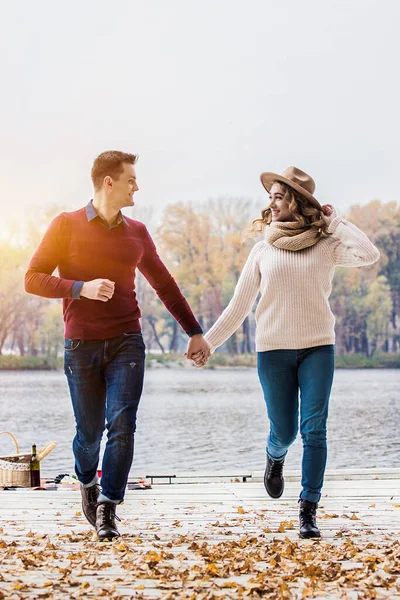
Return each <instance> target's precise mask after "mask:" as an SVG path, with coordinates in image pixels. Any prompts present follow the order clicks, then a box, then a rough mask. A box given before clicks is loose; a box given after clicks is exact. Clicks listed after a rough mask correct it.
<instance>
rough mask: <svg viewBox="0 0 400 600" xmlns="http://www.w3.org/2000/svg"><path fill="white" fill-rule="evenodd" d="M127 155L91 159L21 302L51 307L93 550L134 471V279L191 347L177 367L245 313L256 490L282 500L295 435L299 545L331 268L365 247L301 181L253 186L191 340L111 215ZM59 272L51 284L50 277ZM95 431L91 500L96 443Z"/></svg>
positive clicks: (328, 333)
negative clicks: (260, 189)
mask: <svg viewBox="0 0 400 600" xmlns="http://www.w3.org/2000/svg"><path fill="white" fill-rule="evenodd" d="M136 162H137V156H136V155H134V154H127V153H124V152H119V151H107V152H103V153H102V154H100V155H99V156H98V157H97V158H96V159H95V161H94V164H93V167H92V172H91V175H92V181H93V186H94V196H93V200H91V201H90V202H89V203H88V204H87V206H86V207H84V208H81V209H79V210H77V211H74V212H65V213H61V214H60V215H58V216H57V217H56V218H55V219H54V220H53V221H52V223H51V224H50V226H49V228H48V230H47V232H46V233H45V235H44V237H43V239H42V241H41V243H40V245H39V246H38V248H37V250H36V251H35V253H34V255H33V257H32V259H31V261H30V264H29V267H28V271H27V273H26V275H25V289H26V291H27V292H29V293H32V294H36V295H39V296H44V297H46V298H62V299H63V315H64V323H65V359H64V370H65V374H66V376H67V381H68V385H69V390H70V395H71V400H72V406H73V410H74V416H75V422H76V435H75V437H74V440H73V451H74V456H75V471H76V474H77V477H78V479H79V481H80V484H81V494H82V507H83V512H84V514H85V516H86V518H87V520H88V521H89V523H90V524H91V525H92V526H93V527H95V528H96V531H97V534H98V537H99V539H100V540H104V539H111V538H113V537H117V536H119V532H118V529H117V525H116V519H118V517H117V515H116V506H117V505H118V504H120V503H121V502H122V501H123V498H124V494H125V488H126V485H127V480H128V474H129V470H130V468H131V464H132V460H133V447H134V433H135V429H136V414H137V409H138V406H139V401H140V397H141V393H142V387H143V377H144V359H145V346H144V343H143V338H142V334H141V331H140V321H139V318H140V310H139V307H138V303H137V300H136V295H135V291H134V290H135V273H136V269H139V271H140V272H141V273H142V274H143V275H144V276H145V277H146V279H147V280H148V281H149V283H150V285H151V286H152V287H153V288H154V290H155V291H156V293H157V295H158V297H159V298H160V299H161V301H162V302H163V304H164V305H165V307H166V308H167V309H168V311H169V312H170V313H171V315H172V316H173V317H174V318H175V319H176V320H177V322H178V323H179V324H180V325H181V326H182V328H183V329H184V330H185V332H186V333H187V334H188V336H189V338H190V340H189V344H188V349H187V353H186V354H187V357H188V359H192V360H193V361H194V362H195V364H196V365H197V366H198V367H201V366H203V365H204V364H205V363H206V362H207V360H208V358H209V356H210V355H211V354H212V353H213V352H214V351H215V349H216V348H218V347H219V346H221V345H222V344H223V343H224V342H225V341H226V340H227V339H228V338H229V337H230V336H231V335H232V334H233V333H234V332H235V331H236V330H237V329H238V328H239V327H240V325H241V324H242V322H243V321H244V319H245V318H246V316H247V315H248V314H249V313H250V311H251V309H252V307H253V304H254V302H255V300H256V299H257V297H259V298H258V302H257V308H256V351H257V368H258V376H259V379H260V383H261V387H262V390H263V394H264V398H265V402H266V406H267V412H268V418H269V422H270V431H269V435H268V439H267V446H266V469H265V476H264V484H265V488H266V491H267V493H268V494H269V496H271V497H272V498H279V497H280V496H281V495H282V493H283V489H284V478H283V466H284V461H285V457H286V454H287V451H288V449H289V447H290V445H291V444H292V443H293V441H294V440H295V438H296V436H297V433H298V429H299V427H300V434H301V437H302V442H303V457H302V481H301V492H300V497H299V520H300V531H299V533H300V536H301V537H305V538H308V537H320V531H319V529H318V527H317V523H316V511H317V506H318V502H319V500H320V497H321V489H322V485H323V479H324V471H325V466H326V458H327V442H326V424H327V417H328V405H329V396H330V392H331V387H332V381H333V373H334V342H335V334H334V323H335V319H334V316H333V314H332V312H331V309H330V306H329V295H330V293H331V289H332V279H333V275H334V270H335V267H336V266H339V265H341V266H347V267H360V266H364V265H370V264H373V263H374V262H376V261H377V260H378V259H379V252H378V250H377V249H376V248H375V246H374V245H373V244H372V243H371V241H370V240H369V239H368V238H367V236H366V235H365V234H364V233H363V232H362V231H360V230H359V229H358V228H357V227H356V226H355V225H353V224H352V223H350V222H348V221H346V220H344V219H342V218H341V217H339V216H337V215H336V212H335V210H334V208H333V207H332V206H330V205H322V206H321V204H320V203H319V202H318V200H317V199H316V198H315V196H314V193H315V183H314V181H313V179H312V178H311V177H310V176H309V175H307V174H306V173H304V172H303V171H301V170H300V169H297V168H296V167H289V168H288V169H286V170H285V171H284V172H283V173H282V174H281V175H279V174H276V173H270V172H266V173H262V175H261V182H262V184H263V186H264V188H265V190H266V191H267V193H268V195H269V200H268V202H266V208H265V209H264V210H262V211H261V216H260V218H258V219H255V220H254V221H253V223H252V226H251V228H249V230H248V231H247V233H248V234H249V235H254V236H257V235H258V234H260V241H257V242H256V243H255V245H254V246H253V248H252V250H251V252H250V254H249V256H248V259H247V261H246V263H245V266H244V268H243V271H242V273H241V275H240V278H239V280H238V283H237V285H236V288H235V292H234V295H233V297H232V299H231V301H230V303H229V305H228V306H227V307H226V309H225V310H224V311H223V313H222V314H221V316H220V317H219V319H218V320H217V321H216V323H215V324H214V325H213V326H212V327H211V329H210V330H209V331H208V332H207V333H206V334H205V335H204V336H203V331H202V329H201V327H200V325H199V323H198V321H197V320H196V318H195V316H194V315H193V313H192V311H191V309H190V307H189V305H188V303H187V301H186V299H185V298H184V296H183V295H182V293H181V292H180V290H179V288H178V286H177V284H176V282H175V280H174V279H173V277H172V276H171V274H170V273H169V271H168V269H167V268H166V267H165V265H164V264H163V262H162V261H161V259H160V257H159V256H158V254H157V249H156V247H155V245H154V242H153V240H152V238H151V236H150V234H149V232H148V231H147V229H146V227H145V225H144V224H143V223H141V222H139V221H136V220H133V219H130V218H128V217H126V216H124V215H123V214H122V213H121V209H122V208H124V207H129V206H133V205H134V200H133V196H134V194H135V192H137V191H138V189H139V188H138V184H137V178H136V170H135V164H136ZM56 268H58V276H54V275H53V272H54V271H55V269H56ZM105 429H107V443H106V447H105V452H104V456H103V463H102V478H101V487H100V485H99V482H98V479H97V468H98V462H99V453H100V443H101V439H102V435H103V432H104V430H105Z"/></svg>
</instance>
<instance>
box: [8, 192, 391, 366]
mask: <svg viewBox="0 0 400 600" xmlns="http://www.w3.org/2000/svg"><path fill="white" fill-rule="evenodd" d="M61 210H62V207H59V206H48V207H45V208H43V209H40V210H39V209H38V210H36V211H35V214H34V216H31V217H30V218H28V219H27V220H26V223H25V225H24V230H23V231H22V230H20V229H18V228H15V229H14V231H11V232H9V233H8V234H7V235H5V234H4V235H3V236H2V241H1V242H0V250H1V253H0V283H1V285H0V354H4V353H10V352H12V353H16V354H19V355H21V356H47V357H55V358H56V357H58V356H60V355H61V354H62V351H63V323H62V309H61V303H60V301H58V300H48V299H45V298H39V297H36V296H31V295H29V294H26V293H25V291H24V287H23V281H24V273H25V271H26V268H27V265H28V262H29V259H30V257H31V255H32V253H33V251H34V249H35V248H36V247H37V245H38V243H39V241H40V239H41V236H42V235H43V233H44V231H45V229H46V227H47V225H48V224H49V222H50V220H51V219H52V218H53V217H54V216H55V215H56V214H58V213H59V212H61ZM259 212H260V206H257V205H256V203H255V202H253V201H252V200H251V199H246V198H234V197H233V198H232V197H229V198H228V197H224V198H218V199H215V200H210V201H208V202H207V203H204V204H201V205H193V204H191V203H189V202H177V203H173V204H170V205H169V206H167V207H166V208H165V210H164V212H163V214H162V216H161V219H160V220H159V221H158V223H153V222H154V219H153V217H152V214H151V211H149V210H147V211H146V210H142V211H140V209H139V210H137V209H135V213H134V214H133V218H137V219H139V220H142V221H144V222H145V223H146V224H147V225H148V227H149V229H150V231H151V233H152V234H153V237H154V239H155V242H156V244H157V247H158V251H159V254H160V256H161V257H162V259H163V260H164V262H165V263H166V264H167V266H168V268H169V269H170V271H171V273H172V274H173V276H174V277H175V278H176V280H177V282H178V285H179V286H180V288H181V290H182V292H183V293H184V295H185V296H186V298H187V299H188V301H189V304H190V306H191V307H192V309H193V312H194V313H195V315H196V317H197V319H198V320H199V322H200V323H201V325H202V327H203V329H204V331H207V329H208V328H209V327H210V326H211V325H212V324H213V323H214V322H215V321H216V319H217V318H218V317H219V315H220V314H221V312H222V311H223V309H224V308H225V307H226V306H227V304H228V303H229V301H230V299H231V297H232V294H233V291H234V288H235V285H236V282H237V280H238V278H239V275H240V272H241V270H242V268H243V265H244V263H245V261H246V258H247V256H248V253H249V251H250V248H251V246H252V244H253V243H254V242H255V241H256V240H252V239H248V240H246V241H245V242H243V236H242V234H243V231H244V230H245V229H246V227H247V226H248V225H249V224H250V223H251V221H252V220H253V219H254V218H255V217H257V216H258V215H259ZM344 216H345V217H346V218H348V219H349V220H350V221H352V222H353V223H354V224H355V225H357V226H358V227H360V228H361V229H362V230H363V231H364V232H365V233H366V234H367V235H368V236H369V237H370V239H371V240H372V241H373V243H374V244H375V245H376V246H377V247H378V248H379V250H380V252H381V258H380V260H379V262H378V263H376V264H375V265H371V266H370V267H363V268H352V269H346V268H342V267H340V268H337V269H336V273H335V277H334V282H333V289H332V294H331V306H332V310H333V312H334V314H335V317H336V348H337V353H338V354H339V355H344V354H361V355H365V356H367V357H371V356H374V354H375V353H377V352H380V353H393V352H399V351H400V324H399V312H400V206H399V204H398V203H397V202H386V203H382V202H380V201H378V200H374V201H372V202H369V203H368V204H366V205H364V206H358V205H357V206H353V207H351V208H350V210H349V211H348V214H346V215H344ZM136 292H137V296H138V301H139V306H140V307H141V311H142V329H143V335H144V339H145V343H146V346H147V348H148V349H149V350H153V351H157V352H160V353H166V352H181V351H183V350H184V348H185V347H186V342H187V338H186V335H185V334H184V332H183V331H182V330H181V329H180V327H179V326H178V325H177V323H176V322H175V321H174V319H173V318H172V317H171V315H170V314H169V313H168V312H167V311H166V310H165V308H164V307H163V305H162V304H161V302H160V301H159V300H158V299H157V297H156V295H155V293H154V291H153V290H152V289H151V288H150V286H149V284H148V283H147V282H146V280H145V279H144V278H143V277H142V276H141V275H140V274H138V277H137V281H136ZM254 330H255V323H254V311H253V312H252V313H251V314H250V315H249V316H248V317H247V318H246V319H245V321H244V323H243V325H242V326H241V328H240V330H238V331H237V332H236V333H235V334H234V335H233V336H232V337H231V338H230V339H229V340H228V341H227V342H226V344H224V346H223V347H221V348H220V349H219V350H218V351H219V352H229V353H230V354H247V353H250V352H252V351H254V348H255V344H254Z"/></svg>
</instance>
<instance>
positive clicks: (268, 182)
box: [260, 167, 321, 208]
mask: <svg viewBox="0 0 400 600" xmlns="http://www.w3.org/2000/svg"><path fill="white" fill-rule="evenodd" d="M260 179H261V183H262V184H263V186H264V187H265V189H266V190H267V192H270V190H271V187H272V185H273V184H274V183H275V182H276V181H278V182H282V183H286V185H288V186H290V187H291V188H293V189H294V190H296V192H298V193H299V194H300V195H301V196H303V197H304V198H307V200H309V201H310V202H311V203H312V204H314V206H316V207H317V208H321V205H320V203H319V202H318V200H317V199H316V198H314V196H313V194H314V192H315V181H314V179H313V178H312V177H310V175H307V173H304V171H301V170H300V169H298V168H297V167H288V168H287V169H285V170H284V171H283V173H282V175H278V174H277V173H261V175H260Z"/></svg>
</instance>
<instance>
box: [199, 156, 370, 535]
mask: <svg viewBox="0 0 400 600" xmlns="http://www.w3.org/2000/svg"><path fill="white" fill-rule="evenodd" d="M261 182H262V184H263V186H264V188H265V189H266V190H267V192H268V193H269V198H270V203H269V206H268V207H267V208H266V209H264V210H263V211H262V212H261V218H260V219H256V220H255V221H253V226H252V229H251V231H252V232H253V233H258V232H263V233H264V239H263V240H262V241H259V242H258V243H256V244H255V245H254V247H253V248H252V250H251V252H250V255H249V257H248V259H247V262H246V264H245V266H244V268H243V271H242V273H241V276H240V278H239V281H238V283H237V286H236V289H235V292H234V296H233V298H232V300H231V302H230V304H229V305H228V307H227V308H226V309H225V310H224V312H223V313H222V315H221V316H220V317H219V319H218V320H217V322H216V323H215V325H214V326H213V327H212V328H211V329H210V330H209V331H208V333H207V334H206V336H205V339H206V341H207V343H208V345H209V347H210V350H211V352H214V351H215V349H216V348H217V347H218V346H220V345H221V344H223V343H224V342H225V341H226V340H227V339H228V338H229V337H230V336H231V335H232V334H233V333H234V332H235V331H236V330H237V329H238V327H239V326H240V325H241V323H242V322H243V321H244V319H245V318H246V316H247V315H248V314H249V312H250V310H251V308H252V306H253V304H254V301H255V299H256V297H257V296H258V294H260V299H259V302H258V305H257V309H256V324H257V325H256V349H257V365H258V375H259V378H260V382H261V386H262V389H263V392H264V397H265V402H266V405H267V411H268V417H269V421H270V432H269V436H268V440H267V465H266V470H265V476H264V484H265V487H266V490H267V492H268V494H269V495H270V496H271V497H272V498H280V496H281V495H282V493H283V488H284V479H283V475H282V473H283V464H284V461H285V456H286V453H287V451H288V448H289V446H290V445H291V444H292V443H293V442H294V440H295V438H296V436H297V432H298V421H299V392H300V400H301V401H300V433H301V437H302V441H303V460H302V481H301V485H302V490H301V493H300V499H299V503H300V536H301V537H304V538H309V537H320V531H319V529H318V527H317V524H316V510H317V506H318V502H319V500H320V497H321V489H322V484H323V478H324V471H325V465H326V457H327V446H326V422H327V417H328V404H329V396H330V391H331V386H332V380H333V372H334V340H335V335H334V316H333V314H332V312H331V310H330V306H329V302H328V297H329V295H330V292H331V289H332V279H333V274H334V269H335V266H337V265H341V266H346V267H359V266H364V265H371V264H373V263H375V262H376V261H377V260H378V258H379V252H378V250H377V249H376V248H375V246H374V245H373V244H372V243H371V242H370V241H369V239H368V238H367V236H366V235H365V234H364V233H362V232H361V231H360V230H359V229H358V228H357V227H356V226H355V225H353V224H352V223H350V222H348V221H345V220H344V219H341V218H340V217H337V216H336V213H335V211H334V209H333V207H332V206H330V205H325V206H321V205H320V204H319V202H318V201H317V200H316V198H315V197H314V195H313V194H314V190H315V183H314V181H313V179H312V178H311V177H310V176H309V175H307V174H306V173H304V172H303V171H301V170H300V169H297V168H296V167H289V168H288V169H286V170H285V171H284V172H283V174H282V175H277V174H275V173H263V174H262V175H261ZM194 359H195V362H196V364H197V365H198V366H202V365H203V364H205V362H206V359H207V357H206V356H205V355H202V354H201V353H198V354H197V355H196V356H195V357H194Z"/></svg>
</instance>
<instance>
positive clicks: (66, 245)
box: [25, 203, 202, 340]
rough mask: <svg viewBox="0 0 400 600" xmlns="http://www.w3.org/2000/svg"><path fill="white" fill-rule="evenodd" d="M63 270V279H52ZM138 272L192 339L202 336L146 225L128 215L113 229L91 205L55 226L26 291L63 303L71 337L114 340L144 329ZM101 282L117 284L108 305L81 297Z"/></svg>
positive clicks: (42, 246) (67, 215)
mask: <svg viewBox="0 0 400 600" xmlns="http://www.w3.org/2000/svg"><path fill="white" fill-rule="evenodd" d="M57 267H58V272H59V277H55V276H53V275H52V273H53V271H54V270H55V269H56V268H57ZM136 268H138V269H139V271H140V272H141V273H142V274H143V275H144V276H145V277H146V279H147V281H148V282H149V283H150V285H151V286H152V287H153V288H154V289H155V291H156V293H157V295H158V297H159V298H160V300H161V301H162V302H163V304H164V305H165V307H166V308H167V309H168V310H169V312H170V313H171V315H172V316H173V317H174V318H175V319H176V320H177V321H178V323H179V324H180V325H181V326H182V328H183V329H184V330H185V331H186V333H187V334H188V335H190V336H191V335H194V334H196V333H202V330H201V327H200V325H199V323H198V322H197V320H196V319H195V317H194V315H193V313H192V311H191V309H190V307H189V304H188V303H187V301H186V300H185V298H184V296H183V295H182V293H181V291H180V290H179V288H178V286H177V284H176V282H175V280H174V278H173V277H172V275H171V274H170V273H169V271H168V269H167V268H166V266H165V265H164V264H163V262H162V261H161V259H160V257H159V256H158V254H157V250H156V247H155V245H154V242H153V240H152V238H151V236H150V234H149V232H148V231H147V229H146V227H145V225H144V224H143V223H140V222H139V221H135V220H133V219H130V218H128V217H125V216H124V217H122V219H121V222H120V223H119V225H117V226H116V227H112V228H108V226H107V224H106V223H105V222H104V221H103V220H102V219H101V218H100V216H99V215H98V214H97V213H96V211H95V209H94V207H93V205H92V204H91V203H89V204H88V205H87V206H86V207H85V208H81V209H80V210H77V211H75V212H65V213H61V214H60V215H58V217H56V218H55V219H54V220H53V221H52V223H51V224H50V226H49V228H48V230H47V232H46V233H45V235H44V237H43V239H42V241H41V243H40V245H39V247H38V248H37V250H36V252H35V254H34V255H33V257H32V259H31V262H30V264H29V267H28V271H27V273H26V275H25V290H26V291H27V292H29V293H31V294H36V295H37V296H44V297H45V298H63V313H64V323H65V337H66V338H73V339H83V340H102V339H108V338H112V337H116V336H119V335H122V334H123V333H126V332H128V331H140V329H141V328H140V322H139V318H140V316H141V313H140V309H139V306H138V303H137V300H136V294H135V274H136ZM99 278H102V279H110V280H111V281H114V282H115V291H114V295H113V297H112V298H111V299H110V300H108V301H107V302H101V301H99V300H89V299H87V298H83V297H82V298H80V297H79V292H80V288H81V287H82V282H85V281H91V280H93V279H99ZM75 298H76V299H75Z"/></svg>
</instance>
